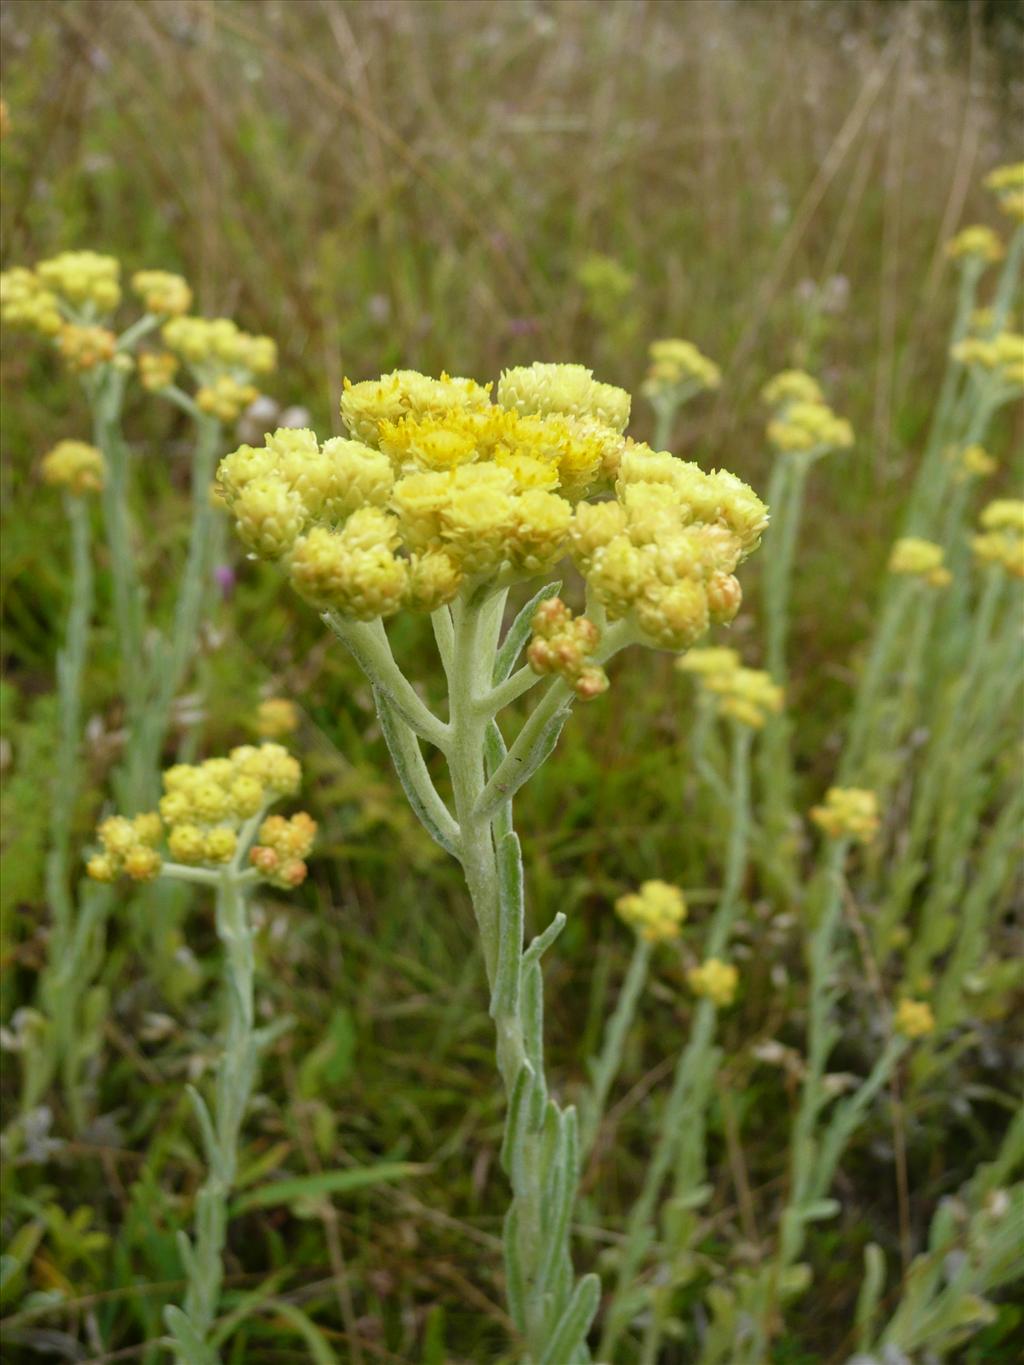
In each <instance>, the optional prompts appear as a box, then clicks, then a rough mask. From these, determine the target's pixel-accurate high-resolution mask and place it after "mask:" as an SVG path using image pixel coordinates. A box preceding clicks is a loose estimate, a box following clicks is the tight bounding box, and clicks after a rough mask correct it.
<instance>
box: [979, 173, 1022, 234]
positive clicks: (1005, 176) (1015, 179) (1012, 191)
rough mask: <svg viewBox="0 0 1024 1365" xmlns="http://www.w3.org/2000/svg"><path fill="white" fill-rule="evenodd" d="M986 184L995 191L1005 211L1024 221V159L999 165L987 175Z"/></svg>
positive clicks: (1012, 216)
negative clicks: (1010, 163) (1006, 164)
mask: <svg viewBox="0 0 1024 1365" xmlns="http://www.w3.org/2000/svg"><path fill="white" fill-rule="evenodd" d="M985 184H986V186H987V187H988V188H989V189H990V190H993V191H994V192H995V195H996V197H997V199H998V200H999V206H1000V208H1001V209H1002V210H1003V212H1004V213H1008V214H1009V215H1010V217H1011V218H1018V219H1020V220H1022V221H1024V161H1018V162H1015V163H1014V164H1013V165H1010V166H997V167H996V169H995V170H994V171H990V172H989V174H988V175H987V176H986V177H985Z"/></svg>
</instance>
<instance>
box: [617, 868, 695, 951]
mask: <svg viewBox="0 0 1024 1365" xmlns="http://www.w3.org/2000/svg"><path fill="white" fill-rule="evenodd" d="M615 912H616V914H617V915H618V916H619V918H620V919H621V920H622V922H623V923H624V924H628V925H629V927H630V928H631V929H633V930H635V932H636V933H637V934H638V935H639V936H640V938H642V939H646V940H647V942H648V943H667V942H669V941H671V940H672V939H676V938H678V937H679V932H680V928H681V926H682V924H683V921H684V920H685V919H686V899H685V897H684V896H683V893H682V892H681V891H680V890H679V888H678V886H672V885H671V884H670V883H669V882H663V881H658V880H656V879H655V880H653V881H648V882H643V883H642V884H641V886H640V890H639V891H631V892H630V893H629V894H628V895H626V896H620V897H619V899H618V900H617V901H616V902H615Z"/></svg>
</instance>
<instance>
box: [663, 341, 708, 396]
mask: <svg viewBox="0 0 1024 1365" xmlns="http://www.w3.org/2000/svg"><path fill="white" fill-rule="evenodd" d="M647 354H648V355H649V356H650V358H651V364H650V367H649V369H648V371H647V378H646V379H645V380H644V382H643V393H644V394H645V396H646V397H648V398H660V397H662V396H663V395H665V394H669V393H672V392H673V391H674V390H677V389H682V388H686V389H689V390H696V389H717V388H718V386H719V384H720V383H721V382H722V372H721V370H720V369H719V368H718V366H717V365H716V364H715V362H714V361H713V360H709V359H708V358H707V356H706V355H703V354H702V353H701V352H700V351H699V350H698V349H697V347H696V346H695V345H694V344H693V342H692V341H682V340H679V339H678V338H672V337H669V338H666V339H665V340H662V341H652V342H651V344H650V346H648V348H647Z"/></svg>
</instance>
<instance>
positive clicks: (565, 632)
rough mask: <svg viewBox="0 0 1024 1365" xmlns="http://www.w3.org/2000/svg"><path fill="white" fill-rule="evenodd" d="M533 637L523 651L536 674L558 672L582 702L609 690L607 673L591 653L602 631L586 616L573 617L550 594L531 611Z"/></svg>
mask: <svg viewBox="0 0 1024 1365" xmlns="http://www.w3.org/2000/svg"><path fill="white" fill-rule="evenodd" d="M532 624H533V638H532V639H531V641H530V645H529V648H528V649H527V651H526V657H527V658H528V659H529V661H530V667H531V668H532V669H533V670H534V672H536V673H541V674H544V673H557V674H559V676H560V677H562V678H564V679H565V681H566V682H567V683H568V684H569V685H570V687H571V688H572V689H573V691H574V692H575V693H576V695H577V697H579V699H580V700H581V701H592V700H593V699H594V698H595V697H599V696H600V695H601V693H602V692H607V690H608V675H607V674H606V673H605V671H604V669H603V668H601V667H600V665H599V664H595V663H594V662H593V661H592V659H591V655H592V654H593V652H594V650H595V649H596V648H597V645H598V642H599V640H600V638H601V632H600V631H599V630H598V628H597V626H595V625H594V623H593V621H591V620H589V619H588V618H587V617H586V616H576V617H574V616H573V614H572V612H571V611H570V610H569V608H568V607H567V606H566V605H565V603H564V602H563V601H562V599H561V598H560V597H549V598H547V600H546V601H544V602H542V603H541V604H540V606H539V607H538V608H537V610H536V611H535V612H534V614H533V623H532Z"/></svg>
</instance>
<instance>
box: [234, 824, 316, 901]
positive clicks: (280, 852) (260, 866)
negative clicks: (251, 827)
mask: <svg viewBox="0 0 1024 1365" xmlns="http://www.w3.org/2000/svg"><path fill="white" fill-rule="evenodd" d="M315 837H316V821H315V820H314V819H313V818H312V817H311V816H310V815H308V814H307V813H306V811H304V810H300V811H299V812H298V814H297V815H293V816H292V817H291V819H290V820H286V819H285V818H284V816H283V815H269V816H268V817H267V818H266V820H264V821H263V824H262V825H260V828H259V834H258V836H257V839H258V842H257V843H255V844H254V845H253V846H252V848H251V849H250V850H249V861H250V862H251V863H252V865H253V867H255V868H256V869H257V871H259V872H261V873H262V874H263V876H264V877H266V879H267V881H269V882H273V883H274V885H275V886H299V885H301V884H302V882H304V881H305V880H306V863H305V859H306V857H307V856H308V854H309V851H310V849H311V848H312V847H313V840H314V838H315Z"/></svg>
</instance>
